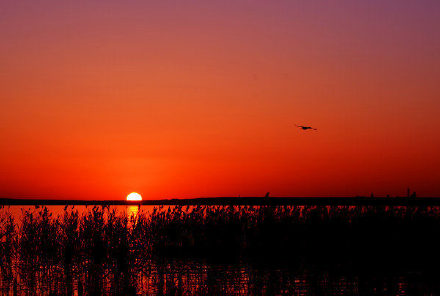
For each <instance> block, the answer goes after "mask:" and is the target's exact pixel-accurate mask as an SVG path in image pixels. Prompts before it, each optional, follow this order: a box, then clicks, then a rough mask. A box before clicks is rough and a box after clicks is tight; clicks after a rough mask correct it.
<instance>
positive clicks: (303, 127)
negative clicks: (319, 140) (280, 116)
mask: <svg viewBox="0 0 440 296" xmlns="http://www.w3.org/2000/svg"><path fill="white" fill-rule="evenodd" d="M295 125H296V127H298V128H300V129H302V130H303V131H306V130H315V131H317V130H318V129H317V128H314V127H311V126H305V125H297V124H295Z"/></svg>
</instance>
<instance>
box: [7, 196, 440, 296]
mask: <svg viewBox="0 0 440 296" xmlns="http://www.w3.org/2000/svg"><path fill="white" fill-rule="evenodd" d="M0 219H1V220H0V259H1V263H0V267H1V271H0V272H1V277H0V281H1V289H2V290H1V292H2V293H5V294H6V293H10V294H32V293H37V294H48V295H49V294H51V295H56V294H60V295H64V294H71V295H73V294H76V295H95V294H157V295H161V294H171V295H182V294H185V293H186V294H188V293H189V294H210V295H212V294H234V293H235V294H261V293H263V292H264V291H266V292H264V293H263V294H292V292H293V291H297V290H298V289H300V290H301V289H302V290H301V291H303V292H304V293H305V294H310V295H313V294H314V292H313V291H315V292H316V291H318V290H319V289H323V291H324V290H328V289H330V288H331V287H333V286H332V285H334V286H338V287H339V285H342V283H341V282H340V281H341V280H342V282H344V283H345V284H343V285H342V286H343V287H342V288H341V287H339V288H338V291H339V292H341V293H339V294H338V295H353V294H356V293H359V289H361V288H360V287H359V285H360V284H361V283H362V279H369V283H370V284H366V285H365V287H363V288H362V289H365V291H367V292H368V293H369V294H374V293H373V290H374V289H376V290H375V291H376V292H377V293H379V292H380V291H381V290H380V289H381V288H380V286H381V285H385V284H384V283H383V281H391V284H386V285H385V286H387V285H388V288H385V290H387V291H388V292H390V291H394V292H395V291H397V290H396V289H398V287H397V286H398V285H397V283H396V282H394V280H392V279H394V278H397V279H400V280H399V281H402V278H404V279H406V278H407V276H408V275H412V278H411V279H412V280H414V277H415V278H416V279H417V280H416V281H418V280H420V279H423V280H424V281H428V282H429V284H427V285H423V287H424V288H423V289H428V291H433V290H435V291H439V290H437V287H436V284H435V281H434V280H433V281H432V282H431V281H430V278H435V277H436V276H437V271H436V270H437V266H438V263H439V262H440V256H439V253H438V250H440V243H439V242H438V238H439V237H440V209H439V208H437V207H388V206H380V207H375V206H362V207H355V206H290V205H285V206H194V207H190V206H169V207H162V206H159V207H155V208H154V209H153V210H151V211H142V208H141V210H140V211H139V212H137V213H135V214H133V215H130V214H127V213H126V212H121V211H118V210H116V209H111V208H109V207H97V206H96V207H92V208H89V209H88V210H87V211H78V209H77V208H75V207H72V206H66V207H65V208H64V210H63V211H62V212H61V213H59V214H58V215H54V214H53V213H52V212H51V211H50V210H49V209H48V208H47V207H40V208H38V209H32V210H29V209H27V210H22V212H21V214H20V216H19V217H18V218H17V217H14V215H12V214H11V213H9V212H8V211H3V212H2V215H1V218H0ZM378 272H380V274H381V275H384V277H382V279H383V280H377V274H378ZM312 275H313V276H312ZM335 275H336V276H335ZM341 275H351V277H345V276H341ZM373 275H374V276H373ZM414 275H415V276H414ZM298 278H300V279H301V280H298ZM372 278H373V279H372ZM411 279H410V280H409V282H408V281H407V282H406V285H407V286H408V285H409V287H406V286H405V287H406V288H405V289H407V290H408V289H409V288H411ZM371 281H373V282H374V281H376V282H374V285H371ZM377 281H379V283H378V282H377ZM403 282H404V283H405V281H403ZM393 285H394V288H395V289H394V290H393V288H390V286H393ZM373 286H374V289H373ZM378 286H379V290H377V289H378ZM415 287H419V286H417V285H416V284H415ZM333 288H334V287H333ZM419 288H420V287H419ZM316 289H318V290H316ZM341 289H342V290H341ZM429 289H430V290H429ZM330 290H331V289H330ZM356 291H358V292H356ZM417 291H418V290H417ZM382 292H384V291H382ZM382 292H381V293H382ZM418 292H419V291H418ZM379 294H380V293H379ZM382 294H383V293H382ZM394 294H395V293H394ZM329 295H333V294H332V293H330V294H329ZM385 295H387V293H385Z"/></svg>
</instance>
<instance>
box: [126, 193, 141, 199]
mask: <svg viewBox="0 0 440 296" xmlns="http://www.w3.org/2000/svg"><path fill="white" fill-rule="evenodd" d="M127 200H128V201H141V200H142V196H141V195H140V194H139V193H136V192H132V193H130V194H129V195H127Z"/></svg>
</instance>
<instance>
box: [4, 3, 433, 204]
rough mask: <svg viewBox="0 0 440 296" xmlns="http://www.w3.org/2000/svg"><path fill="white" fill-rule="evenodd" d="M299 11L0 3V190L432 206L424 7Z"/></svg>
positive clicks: (247, 6)
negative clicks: (395, 201) (367, 198)
mask: <svg viewBox="0 0 440 296" xmlns="http://www.w3.org/2000/svg"><path fill="white" fill-rule="evenodd" d="M145 2H148V3H145ZM306 2H311V1H290V0H289V1H287V0H285V1H250V0H248V1H226V0H224V1H192V0H191V1H168V0H164V1H131V0H130V1H105V2H103V1H85V2H81V1H61V2H60V1H41V2H38V3H36V1H12V0H11V1H9V0H8V1H2V2H1V3H0V39H1V44H0V197H39V198H40V197H41V198H44V197H46V198H75V199H90V198H96V199H119V198H124V196H125V195H126V194H127V193H129V192H132V191H137V192H139V193H141V194H142V195H143V196H144V198H172V197H199V196H235V195H239V194H240V195H242V196H246V195H248V196H252V195H259V196H263V195H264V194H265V193H266V192H267V191H270V192H271V195H274V196H351V195H358V194H359V195H369V194H370V193H371V192H374V193H376V194H377V195H385V194H391V195H396V194H400V195H403V194H405V192H406V188H407V187H411V188H412V189H414V190H415V191H417V193H418V194H419V195H425V196H440V186H439V184H440V155H439V151H440V132H439V130H440V116H439V111H440V88H439V86H438V80H439V77H440V33H439V32H440V31H439V28H440V2H439V1H437V0H436V1H434V0H432V1H428V0H419V1H409V0H403V1H398V2H397V1H390V2H388V1H378V0H372V1H348V0H347V1H345V0H344V1H337V2H335V1H316V2H314V3H306ZM384 2H387V3H384ZM391 2H393V3H394V4H392V3H391ZM295 123H297V124H306V125H312V126H315V127H317V128H318V129H319V130H318V131H308V132H304V131H301V130H298V129H297V128H296V127H295Z"/></svg>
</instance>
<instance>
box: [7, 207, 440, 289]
mask: <svg viewBox="0 0 440 296" xmlns="http://www.w3.org/2000/svg"><path fill="white" fill-rule="evenodd" d="M155 207H156V208H158V207H157V206H140V207H138V206H110V208H109V209H108V210H110V211H112V210H113V209H114V210H116V211H117V213H119V214H124V215H128V216H131V215H134V216H136V215H138V214H139V213H142V212H143V213H151V212H152V211H153V209H154V208H155ZM47 208H48V209H49V211H50V212H51V213H52V214H53V216H58V215H62V214H63V213H64V210H65V207H64V206H48V207H47ZM92 208H93V207H90V206H88V207H85V206H75V207H74V209H76V210H78V211H79V213H80V214H86V213H88V212H89V211H90V210H91V209H92ZM71 209H72V207H71V206H69V207H68V208H67V210H71ZM24 210H27V211H29V212H32V213H34V214H36V213H38V212H40V211H41V207H39V208H37V207H35V206H30V207H22V206H11V207H8V206H6V207H4V208H2V209H0V217H1V216H5V215H6V214H7V213H10V214H11V215H12V216H13V217H14V218H15V219H16V221H17V227H20V223H22V222H20V221H21V219H22V214H23V211H24ZM167 210H168V207H162V208H161V211H167ZM187 210H188V211H191V208H188V209H187ZM325 247H326V246H325V245H323V246H322V248H325ZM292 252H295V250H293V249H292ZM220 253H221V250H220V251H219V254H218V255H219V256H215V254H214V256H212V254H211V256H208V257H203V256H201V257H197V256H196V257H194V256H182V255H180V256H177V257H173V256H154V257H153V258H146V257H142V256H138V257H134V258H127V259H126V260H125V259H124V258H123V259H122V261H121V262H127V264H128V265H129V266H125V267H121V266H119V265H118V266H116V265H113V263H112V264H109V263H108V262H90V261H88V260H85V261H84V262H81V263H78V264H71V265H65V264H62V263H51V264H46V265H45V264H43V265H41V264H39V265H32V264H26V263H25V262H24V261H23V260H21V259H20V258H12V260H11V262H12V263H11V265H10V268H9V269H8V268H7V267H4V266H5V264H3V262H2V269H1V271H0V294H2V295H437V292H439V291H440V285H439V284H438V281H437V275H436V274H433V275H432V277H431V276H427V274H426V273H423V272H419V271H417V270H415V271H411V272H408V271H407V270H406V271H399V270H398V269H397V270H393V269H390V270H388V271H384V270H382V269H381V267H379V266H378V268H377V270H375V269H374V268H373V269H371V268H370V269H368V270H365V271H363V270H358V269H357V270H355V271H353V269H350V268H345V266H344V268H339V266H337V265H338V264H332V265H315V266H314V265H308V264H304V263H303V262H302V261H301V255H300V254H292V255H293V256H294V257H295V258H299V261H298V260H297V261H291V260H287V259H288V258H286V260H283V258H281V260H280V258H276V259H267V258H266V257H267V255H268V254H266V253H261V254H257V256H255V257H252V258H241V257H234V258H225V257H224V256H221V254H220ZM295 260H296V259H295ZM292 262H294V263H292ZM336 262H337V260H336ZM119 264H121V263H119ZM66 266H69V267H68V268H66Z"/></svg>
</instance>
